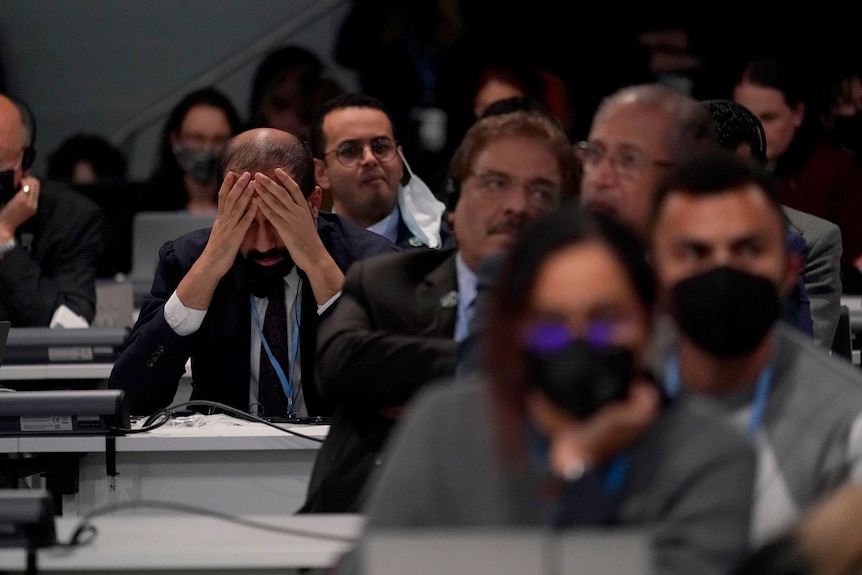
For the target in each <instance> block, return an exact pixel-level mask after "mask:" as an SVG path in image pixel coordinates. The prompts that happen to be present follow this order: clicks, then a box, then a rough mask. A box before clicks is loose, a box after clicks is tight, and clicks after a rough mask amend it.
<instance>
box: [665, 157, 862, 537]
mask: <svg viewBox="0 0 862 575" xmlns="http://www.w3.org/2000/svg"><path fill="white" fill-rule="evenodd" d="M785 226H786V224H785V219H784V218H783V217H782V212H781V205H780V203H779V201H778V198H777V195H776V192H775V187H774V184H773V181H772V178H771V176H770V175H769V174H768V173H766V172H765V171H763V170H762V169H761V168H760V167H758V166H755V165H754V164H753V163H751V162H749V161H747V160H745V159H742V158H739V157H737V156H734V155H733V154H731V153H729V152H716V153H714V154H712V155H709V156H704V157H700V158H696V159H692V160H690V161H688V162H684V163H682V164H681V165H679V166H678V167H676V168H674V169H672V170H670V171H669V173H668V174H667V175H666V177H665V179H664V180H663V181H662V182H661V183H660V184H659V185H658V187H657V190H656V194H655V197H654V204H653V224H652V235H651V238H652V256H653V261H654V264H655V266H656V271H657V275H658V277H659V282H660V284H661V289H662V292H663V301H664V305H665V306H666V311H667V312H668V313H669V314H670V316H671V317H672V319H673V323H674V324H675V326H676V328H677V331H678V335H677V339H676V342H675V345H674V346H673V351H672V352H671V353H670V355H669V357H668V358H667V360H666V363H665V366H666V369H665V381H666V385H667V387H668V391H669V392H670V393H671V394H678V393H696V394H700V395H704V396H707V397H710V398H712V399H714V400H715V402H716V403H717V404H718V405H719V406H720V407H721V408H722V409H724V410H725V412H726V414H727V417H728V418H729V419H730V420H731V421H732V422H734V423H735V424H737V425H738V426H739V427H741V428H742V429H743V430H745V431H746V432H747V433H749V434H750V436H751V437H752V438H753V440H754V441H755V443H756V445H757V446H758V448H759V452H760V455H759V459H760V468H759V471H758V485H757V487H756V489H755V508H754V513H753V515H752V526H751V527H752V529H751V536H752V539H753V542H754V543H761V542H763V541H764V540H765V539H767V538H769V537H771V536H773V535H775V534H777V533H778V532H780V531H782V530H783V529H784V528H786V527H788V526H789V525H790V524H791V523H792V522H793V521H794V520H795V519H796V518H797V517H798V516H799V514H800V512H801V511H803V510H804V509H805V508H806V507H807V506H808V505H810V504H811V503H812V502H814V501H815V500H816V499H818V498H820V497H821V496H822V495H824V494H825V493H827V492H829V491H831V490H832V489H833V488H835V487H836V486H837V485H839V484H841V483H842V482H844V481H845V480H847V479H849V478H852V477H858V474H859V472H860V468H862V465H860V463H862V434H860V431H862V417H860V414H862V375H860V373H859V372H858V370H857V369H856V368H854V367H853V366H852V365H851V364H849V363H848V362H846V361H845V360H842V359H837V358H831V357H829V355H828V354H827V353H826V352H825V351H824V350H823V349H822V348H820V347H818V346H816V345H815V344H814V343H813V342H812V341H811V340H810V338H807V337H805V335H803V334H801V333H800V332H799V331H798V330H795V329H794V328H792V327H790V326H787V325H785V324H784V323H783V322H779V321H777V320H778V317H779V309H780V305H779V302H780V298H782V297H784V296H785V295H786V294H787V293H788V291H789V290H790V289H791V288H792V286H793V283H794V280H795V278H796V274H797V273H798V269H799V266H800V262H799V260H798V257H797V256H795V255H793V254H790V253H788V251H787V248H786V244H785V241H784V238H785V232H786V228H785ZM728 487H729V488H732V486H728Z"/></svg>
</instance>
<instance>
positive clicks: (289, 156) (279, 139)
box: [222, 128, 314, 198]
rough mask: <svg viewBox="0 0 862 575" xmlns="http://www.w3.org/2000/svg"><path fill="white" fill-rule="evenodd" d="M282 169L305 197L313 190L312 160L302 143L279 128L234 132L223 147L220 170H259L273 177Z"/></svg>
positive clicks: (253, 171)
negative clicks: (234, 134)
mask: <svg viewBox="0 0 862 575" xmlns="http://www.w3.org/2000/svg"><path fill="white" fill-rule="evenodd" d="M276 168H281V169H282V170H284V171H285V172H287V173H288V174H290V176H291V177H292V178H293V179H294V181H295V182H296V183H297V184H298V185H299V188H300V190H302V195H303V196H305V197H306V198H307V197H308V196H309V195H310V194H311V192H313V191H314V161H313V160H312V157H311V152H310V150H309V149H308V146H307V145H306V144H305V142H304V141H303V140H302V139H300V138H298V137H297V136H295V135H294V134H291V133H290V132H284V131H282V130H276V129H273V128H255V129H253V130H247V131H245V132H242V133H240V134H237V135H236V136H234V137H233V138H231V139H230V140H229V141H228V143H227V145H226V146H225V149H224V152H223V154H222V171H223V172H224V173H227V172H229V171H232V172H236V173H238V174H242V173H243V172H250V173H252V174H254V173H255V172H262V173H264V174H266V175H268V176H270V177H273V174H274V173H275V169H276Z"/></svg>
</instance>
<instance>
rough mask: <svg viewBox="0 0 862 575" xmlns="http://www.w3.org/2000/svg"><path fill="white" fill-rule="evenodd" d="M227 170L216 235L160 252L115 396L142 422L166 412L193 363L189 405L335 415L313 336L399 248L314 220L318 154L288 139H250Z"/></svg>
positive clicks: (332, 219) (201, 234)
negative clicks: (360, 262) (344, 296)
mask: <svg viewBox="0 0 862 575" xmlns="http://www.w3.org/2000/svg"><path fill="white" fill-rule="evenodd" d="M222 166H223V172H224V173H225V176H224V181H223V182H222V185H221V189H220V190H219V198H218V214H217V216H216V219H215V222H214V224H213V227H212V228H211V229H202V230H198V231H195V232H192V233H190V234H186V235H184V236H181V237H179V238H177V239H175V240H173V241H170V242H167V243H166V244H165V245H164V246H162V248H161V250H160V251H159V263H158V266H157V269H156V274H155V278H154V279H153V286H152V289H151V292H150V295H149V297H148V298H147V300H146V301H145V302H144V304H143V306H142V308H141V312H140V315H139V318H138V321H137V322H136V324H135V326H134V327H133V329H132V332H131V334H130V336H129V341H128V344H127V347H126V349H125V350H124V351H123V353H122V354H121V356H120V357H119V359H118V360H117V362H116V364H115V365H114V369H113V371H112V373H111V377H110V381H109V385H110V387H112V388H120V389H124V390H125V391H126V393H127V395H128V397H129V404H130V409H131V411H132V413H136V414H147V413H150V412H153V411H155V410H157V409H160V408H163V407H166V406H167V405H169V404H170V403H171V401H172V400H173V398H174V395H175V394H176V391H177V387H178V382H179V380H180V377H182V375H183V373H184V371H185V365H186V362H187V361H188V360H189V358H191V372H192V373H191V375H192V381H193V383H192V385H193V391H192V397H191V399H193V400H194V399H203V400H210V401H216V402H219V403H224V404H226V405H229V406H231V407H233V408H236V409H239V410H242V411H249V412H251V413H254V414H258V415H262V416H265V417H284V416H288V415H296V416H305V415H328V414H329V413H330V408H329V406H328V405H327V404H326V403H325V402H323V401H322V400H321V399H320V397H319V395H318V393H317V391H316V388H315V385H314V367H315V345H316V336H317V326H318V324H319V322H320V320H321V318H322V317H323V316H325V315H327V314H329V313H331V312H332V311H333V309H334V308H335V306H336V304H337V303H338V299H339V297H340V295H341V286H342V283H343V281H344V272H345V270H346V269H347V267H348V266H349V265H350V264H352V263H353V262H354V261H355V260H357V259H359V258H362V257H366V256H371V255H376V254H384V253H390V252H393V251H398V248H397V247H396V246H395V245H394V244H392V243H391V242H389V241H388V240H386V239H385V238H383V237H381V236H379V235H377V234H374V233H373V232H369V231H367V230H364V229H362V228H360V227H358V226H356V225H355V224H352V223H350V222H348V221H346V220H344V219H342V218H339V217H337V216H335V215H334V214H329V213H326V212H321V211H320V210H319V206H320V196H321V191H320V188H319V187H318V186H316V185H315V183H314V163H313V160H312V157H311V153H310V151H309V150H308V147H307V145H306V144H305V143H304V142H303V141H302V140H301V139H299V138H297V137H296V136H295V135H293V134H290V133H288V132H283V131H280V130H275V129H269V128H260V129H254V130H249V131H246V132H243V133H241V134H239V135H237V136H236V137H234V138H233V139H232V140H230V141H229V142H228V145H227V146H226V148H225V151H224V155H223V158H222ZM273 293H275V294H277V295H280V296H281V299H282V300H283V310H284V311H283V312H282V313H281V315H282V316H283V317H281V318H280V319H281V320H282V322H283V323H284V324H285V325H286V338H284V341H269V342H268V341H267V337H266V335H265V333H266V332H267V330H266V325H267V324H268V323H269V322H268V321H267V319H265V318H267V313H266V312H267V308H268V307H270V305H274V306H275V307H280V306H281V302H277V303H276V304H273V303H272V302H273V301H275V300H273V299H270V298H269V297H268V296H269V294H273ZM270 297H273V296H270ZM276 299H278V298H276ZM266 372H269V374H272V375H267V374H266ZM272 380H274V381H275V385H274V388H273V387H272V386H271V385H270V383H269V382H271V381H272ZM279 388H280V389H279Z"/></svg>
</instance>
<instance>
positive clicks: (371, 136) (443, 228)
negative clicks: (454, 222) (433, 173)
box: [309, 92, 455, 249]
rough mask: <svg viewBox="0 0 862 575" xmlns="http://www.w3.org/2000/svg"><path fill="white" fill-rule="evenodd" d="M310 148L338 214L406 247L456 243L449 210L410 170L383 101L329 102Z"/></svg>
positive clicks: (344, 98) (348, 96) (351, 97)
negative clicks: (449, 220)
mask: <svg viewBox="0 0 862 575" xmlns="http://www.w3.org/2000/svg"><path fill="white" fill-rule="evenodd" d="M309 144H310V145H311V151H312V153H313V154H314V171H315V177H316V178H317V183H318V185H319V186H320V187H321V188H322V189H323V193H324V194H326V195H328V196H330V198H331V200H332V211H333V212H335V213H337V214H338V215H340V216H342V217H344V218H347V219H348V220H350V221H351V222H353V223H355V224H358V225H360V226H362V227H364V228H367V229H369V230H371V231H373V232H375V233H378V234H380V235H382V236H384V237H386V238H387V239H389V240H391V241H392V242H394V243H396V244H398V245H399V246H401V247H402V248H424V247H431V248H435V249H436V248H441V247H451V246H453V245H454V244H455V238H454V237H453V236H452V232H451V230H450V229H449V228H448V226H447V225H446V224H447V223H446V221H445V220H444V219H443V214H444V212H445V207H446V206H445V205H444V204H443V202H441V201H440V200H438V199H437V198H436V197H434V194H433V193H432V192H431V190H430V189H429V188H428V186H427V185H425V183H424V182H423V181H422V180H421V179H420V178H419V177H418V176H417V175H416V174H414V173H413V172H412V171H411V170H410V166H409V165H408V164H407V160H406V159H405V158H404V155H403V153H402V150H401V146H400V145H399V144H398V140H397V139H396V136H395V127H394V124H393V122H392V118H391V116H390V115H389V112H388V111H387V110H386V108H385V106H384V105H383V103H382V102H380V101H379V100H377V99H376V98H373V97H371V96H367V95H365V94H357V93H353V92H348V93H345V94H341V95H338V96H335V97H334V98H332V99H330V100H328V101H327V102H325V103H324V104H323V106H322V107H321V109H320V110H319V111H318V113H317V115H316V116H315V118H314V120H313V122H312V125H311V129H310V130H309ZM405 171H406V172H407V174H406V177H405Z"/></svg>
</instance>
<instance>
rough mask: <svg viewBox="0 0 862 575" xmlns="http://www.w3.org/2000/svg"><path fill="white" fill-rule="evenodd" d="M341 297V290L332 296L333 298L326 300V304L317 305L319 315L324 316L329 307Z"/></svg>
mask: <svg viewBox="0 0 862 575" xmlns="http://www.w3.org/2000/svg"><path fill="white" fill-rule="evenodd" d="M340 297H341V290H338V292H337V293H336V294H335V295H334V296H332V297H331V298H329V299H328V300H326V301H325V302H323V303H321V304H317V315H322V314H323V312H325V311H326V310H328V309H329V307H330V306H331V305H332V304H334V303H335V300H337V299H338V298H340Z"/></svg>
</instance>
